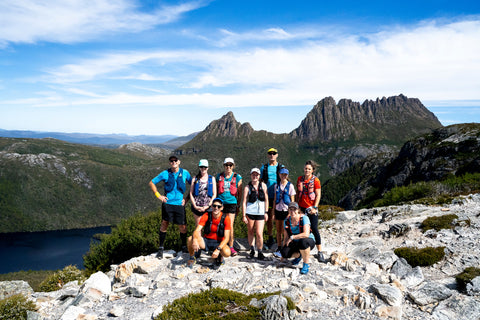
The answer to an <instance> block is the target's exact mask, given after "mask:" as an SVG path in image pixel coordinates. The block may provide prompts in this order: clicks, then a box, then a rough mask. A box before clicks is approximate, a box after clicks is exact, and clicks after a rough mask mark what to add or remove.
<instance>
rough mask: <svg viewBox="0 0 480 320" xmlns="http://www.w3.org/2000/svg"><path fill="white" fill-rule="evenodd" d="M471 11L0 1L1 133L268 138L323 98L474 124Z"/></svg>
mask: <svg viewBox="0 0 480 320" xmlns="http://www.w3.org/2000/svg"><path fill="white" fill-rule="evenodd" d="M479 53H480V2H479V1H463V0H459V1H443V0H437V1H430V0H428V1H418V0H417V1H402V2H397V1H364V2H362V1H320V0H316V1H296V2H295V3H294V4H293V2H292V1H282V0H276V1H270V0H260V1H259V0H256V1H250V0H242V1H237V0H228V1H227V0H217V1H202V0H199V1H171V0H169V1H153V0H146V1H133V0H95V1H90V0H89V1H85V0H61V1H58V0H0V128H1V129H7V130H36V131H60V132H88V133H126V134H131V135H136V134H174V135H187V134H190V133H192V132H196V131H200V130H203V129H204V128H205V127H206V126H207V125H208V124H209V123H210V122H211V121H212V120H215V119H218V118H220V117H221V116H222V115H224V114H225V113H227V112H228V111H233V112H234V114H235V117H236V118H237V120H238V121H240V122H250V124H252V126H253V127H254V129H256V130H261V129H264V130H268V131H271V132H275V133H282V132H290V131H291V130H293V129H294V128H296V127H297V126H298V125H299V124H300V122H301V120H302V119H303V118H304V117H305V116H306V114H307V113H308V111H310V110H311V109H312V107H313V106H314V105H315V104H316V103H317V102H318V101H319V100H321V99H323V98H324V97H327V96H332V97H333V98H334V99H335V100H336V101H337V102H338V100H340V99H342V98H347V99H352V100H354V101H358V102H363V101H365V100H367V99H376V98H377V97H380V98H381V97H384V96H385V97H388V96H393V95H398V94H400V93H402V94H404V95H406V96H407V97H415V98H419V99H420V100H421V101H422V102H423V103H424V105H425V106H426V107H427V108H429V109H430V110H431V111H432V112H434V113H435V115H436V116H437V117H438V118H439V120H440V121H441V122H442V124H444V125H449V124H453V123H463V122H480V76H479V75H480V54H479Z"/></svg>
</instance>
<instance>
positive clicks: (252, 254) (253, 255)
mask: <svg viewBox="0 0 480 320" xmlns="http://www.w3.org/2000/svg"><path fill="white" fill-rule="evenodd" d="M249 255H250V258H251V259H253V257H255V250H254V249H251V250H250V254H249Z"/></svg>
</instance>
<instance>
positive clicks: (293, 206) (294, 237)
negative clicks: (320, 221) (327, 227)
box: [281, 202, 315, 274]
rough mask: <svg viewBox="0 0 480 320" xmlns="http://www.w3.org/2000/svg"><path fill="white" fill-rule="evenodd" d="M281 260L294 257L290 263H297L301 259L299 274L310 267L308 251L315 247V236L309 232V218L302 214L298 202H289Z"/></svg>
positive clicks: (284, 225)
mask: <svg viewBox="0 0 480 320" xmlns="http://www.w3.org/2000/svg"><path fill="white" fill-rule="evenodd" d="M283 228H284V229H283V230H284V231H283V233H284V237H283V248H282V250H281V253H282V260H284V259H289V258H292V257H293V258H294V259H293V260H292V265H298V264H299V263H300V261H301V260H302V259H303V266H302V269H301V270H300V273H301V274H307V273H308V271H309V269H310V264H309V263H310V251H311V250H312V249H313V248H314V247H315V237H314V236H313V234H311V233H310V220H309V219H308V217H307V215H305V214H302V212H301V211H300V208H299V206H298V203H296V202H290V204H289V205H288V217H287V219H285V221H284V223H283Z"/></svg>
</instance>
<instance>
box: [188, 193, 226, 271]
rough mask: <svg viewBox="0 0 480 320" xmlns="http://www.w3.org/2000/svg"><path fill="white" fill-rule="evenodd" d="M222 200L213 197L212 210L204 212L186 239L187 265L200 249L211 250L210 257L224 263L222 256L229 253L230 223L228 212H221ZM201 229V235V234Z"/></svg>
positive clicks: (190, 264) (193, 261)
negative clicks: (191, 233) (188, 256)
mask: <svg viewBox="0 0 480 320" xmlns="http://www.w3.org/2000/svg"><path fill="white" fill-rule="evenodd" d="M222 209H223V201H222V200H221V199H219V198H215V199H214V200H213V202H212V212H206V213H205V214H204V215H203V216H202V217H201V218H200V221H199V223H198V225H197V227H196V228H195V231H193V235H192V236H191V237H189V238H188V240H187V247H188V252H189V254H190V259H189V260H188V261H187V266H188V267H190V268H192V267H193V265H194V264H195V262H196V258H198V257H200V253H201V250H205V251H207V252H212V256H211V257H212V258H213V259H214V260H215V262H216V264H217V265H222V264H223V263H224V258H225V257H229V256H230V255H231V251H230V247H229V246H228V240H229V239H230V232H231V223H230V217H229V215H228V214H224V213H223V212H222ZM202 229H203V236H202Z"/></svg>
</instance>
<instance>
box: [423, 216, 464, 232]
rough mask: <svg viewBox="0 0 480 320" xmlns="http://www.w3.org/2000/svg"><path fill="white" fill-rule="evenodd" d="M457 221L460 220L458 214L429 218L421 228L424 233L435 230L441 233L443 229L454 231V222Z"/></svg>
mask: <svg viewBox="0 0 480 320" xmlns="http://www.w3.org/2000/svg"><path fill="white" fill-rule="evenodd" d="M455 219H458V216H457V215H456V214H446V215H443V216H438V217H428V218H427V219H425V220H423V222H422V223H421V225H420V228H421V229H422V230H423V231H427V230H430V229H435V230H437V231H440V230H442V229H452V228H453V227H454V223H453V221H454V220H455Z"/></svg>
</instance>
